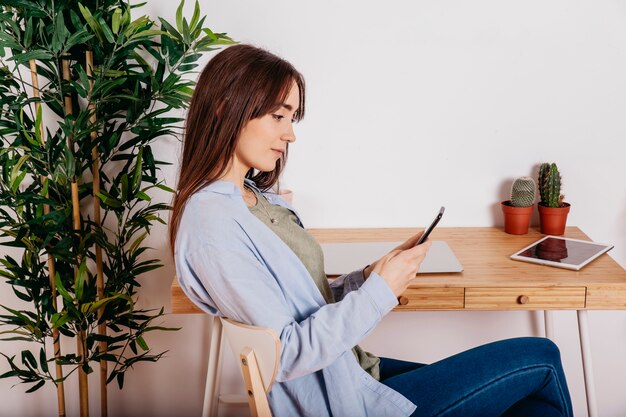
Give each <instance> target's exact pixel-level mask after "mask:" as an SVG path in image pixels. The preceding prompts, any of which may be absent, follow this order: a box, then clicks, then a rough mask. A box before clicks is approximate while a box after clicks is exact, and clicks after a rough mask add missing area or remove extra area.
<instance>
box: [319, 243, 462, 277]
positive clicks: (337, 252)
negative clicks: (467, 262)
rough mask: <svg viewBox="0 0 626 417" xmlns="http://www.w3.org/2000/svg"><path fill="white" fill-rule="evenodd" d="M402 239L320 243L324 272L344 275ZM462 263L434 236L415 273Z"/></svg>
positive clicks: (446, 269) (447, 270) (442, 270)
mask: <svg viewBox="0 0 626 417" xmlns="http://www.w3.org/2000/svg"><path fill="white" fill-rule="evenodd" d="M401 243H402V242H359V243H322V244H321V246H322V251H323V252H324V271H325V272H326V274H327V275H343V274H347V273H348V272H352V271H355V270H357V269H360V268H363V267H364V266H365V265H368V264H370V263H372V262H373V261H375V260H377V259H379V258H381V257H383V256H384V255H385V254H386V253H388V252H389V251H391V250H392V249H393V248H395V247H396V246H398V245H400V244H401ZM462 271H463V265H461V263H460V262H459V260H458V259H457V257H456V256H455V255H454V252H452V249H450V246H448V244H447V243H446V242H444V241H442V240H433V241H432V245H431V247H430V250H429V251H428V253H427V254H426V258H425V259H424V262H422V265H420V269H419V271H418V272H417V273H418V274H437V273H450V272H462Z"/></svg>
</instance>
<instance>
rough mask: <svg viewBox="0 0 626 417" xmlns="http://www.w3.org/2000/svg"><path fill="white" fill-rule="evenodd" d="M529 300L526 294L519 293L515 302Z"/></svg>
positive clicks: (526, 301)
mask: <svg viewBox="0 0 626 417" xmlns="http://www.w3.org/2000/svg"><path fill="white" fill-rule="evenodd" d="M529 301H530V298H528V296H527V295H520V296H519V297H517V303H518V304H526V303H528V302H529Z"/></svg>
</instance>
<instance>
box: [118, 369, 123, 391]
mask: <svg viewBox="0 0 626 417" xmlns="http://www.w3.org/2000/svg"><path fill="white" fill-rule="evenodd" d="M117 385H118V386H119V387H120V389H122V388H124V373H122V372H119V373H118V374H117Z"/></svg>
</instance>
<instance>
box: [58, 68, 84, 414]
mask: <svg viewBox="0 0 626 417" xmlns="http://www.w3.org/2000/svg"><path fill="white" fill-rule="evenodd" d="M62 63H63V79H64V80H66V81H69V79H70V61H69V59H67V56H64V57H63V59H62ZM64 101H65V114H72V97H71V96H70V95H66V96H65V98H64ZM67 142H68V146H73V144H72V140H71V138H69V137H68V138H67ZM71 150H72V153H73V151H74V149H71ZM71 190H72V217H73V220H74V224H73V226H74V230H76V231H80V226H81V221H80V200H79V197H78V182H77V181H76V179H75V178H74V179H72V188H71ZM78 261H79V263H80V259H78ZM77 276H78V268H74V277H75V278H76V277H77ZM76 336H77V337H76V350H77V352H76V353H77V355H78V356H79V357H80V358H81V359H80V362H81V366H80V367H79V368H78V390H79V396H80V397H79V398H80V416H81V417H88V416H89V379H88V376H87V372H85V370H84V369H83V366H82V365H85V364H86V363H87V345H86V343H87V340H86V339H87V338H86V335H85V331H84V330H79V331H78V332H77V335H76Z"/></svg>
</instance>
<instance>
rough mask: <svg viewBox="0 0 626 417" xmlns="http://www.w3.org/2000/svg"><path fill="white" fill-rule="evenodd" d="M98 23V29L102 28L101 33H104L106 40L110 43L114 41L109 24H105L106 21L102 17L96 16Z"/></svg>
mask: <svg viewBox="0 0 626 417" xmlns="http://www.w3.org/2000/svg"><path fill="white" fill-rule="evenodd" d="M98 24H99V25H100V29H101V30H102V33H103V34H104V37H105V38H106V39H107V41H109V42H110V43H115V37H114V36H113V33H112V32H111V29H110V28H109V25H107V22H105V21H104V19H102V17H100V16H98Z"/></svg>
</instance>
